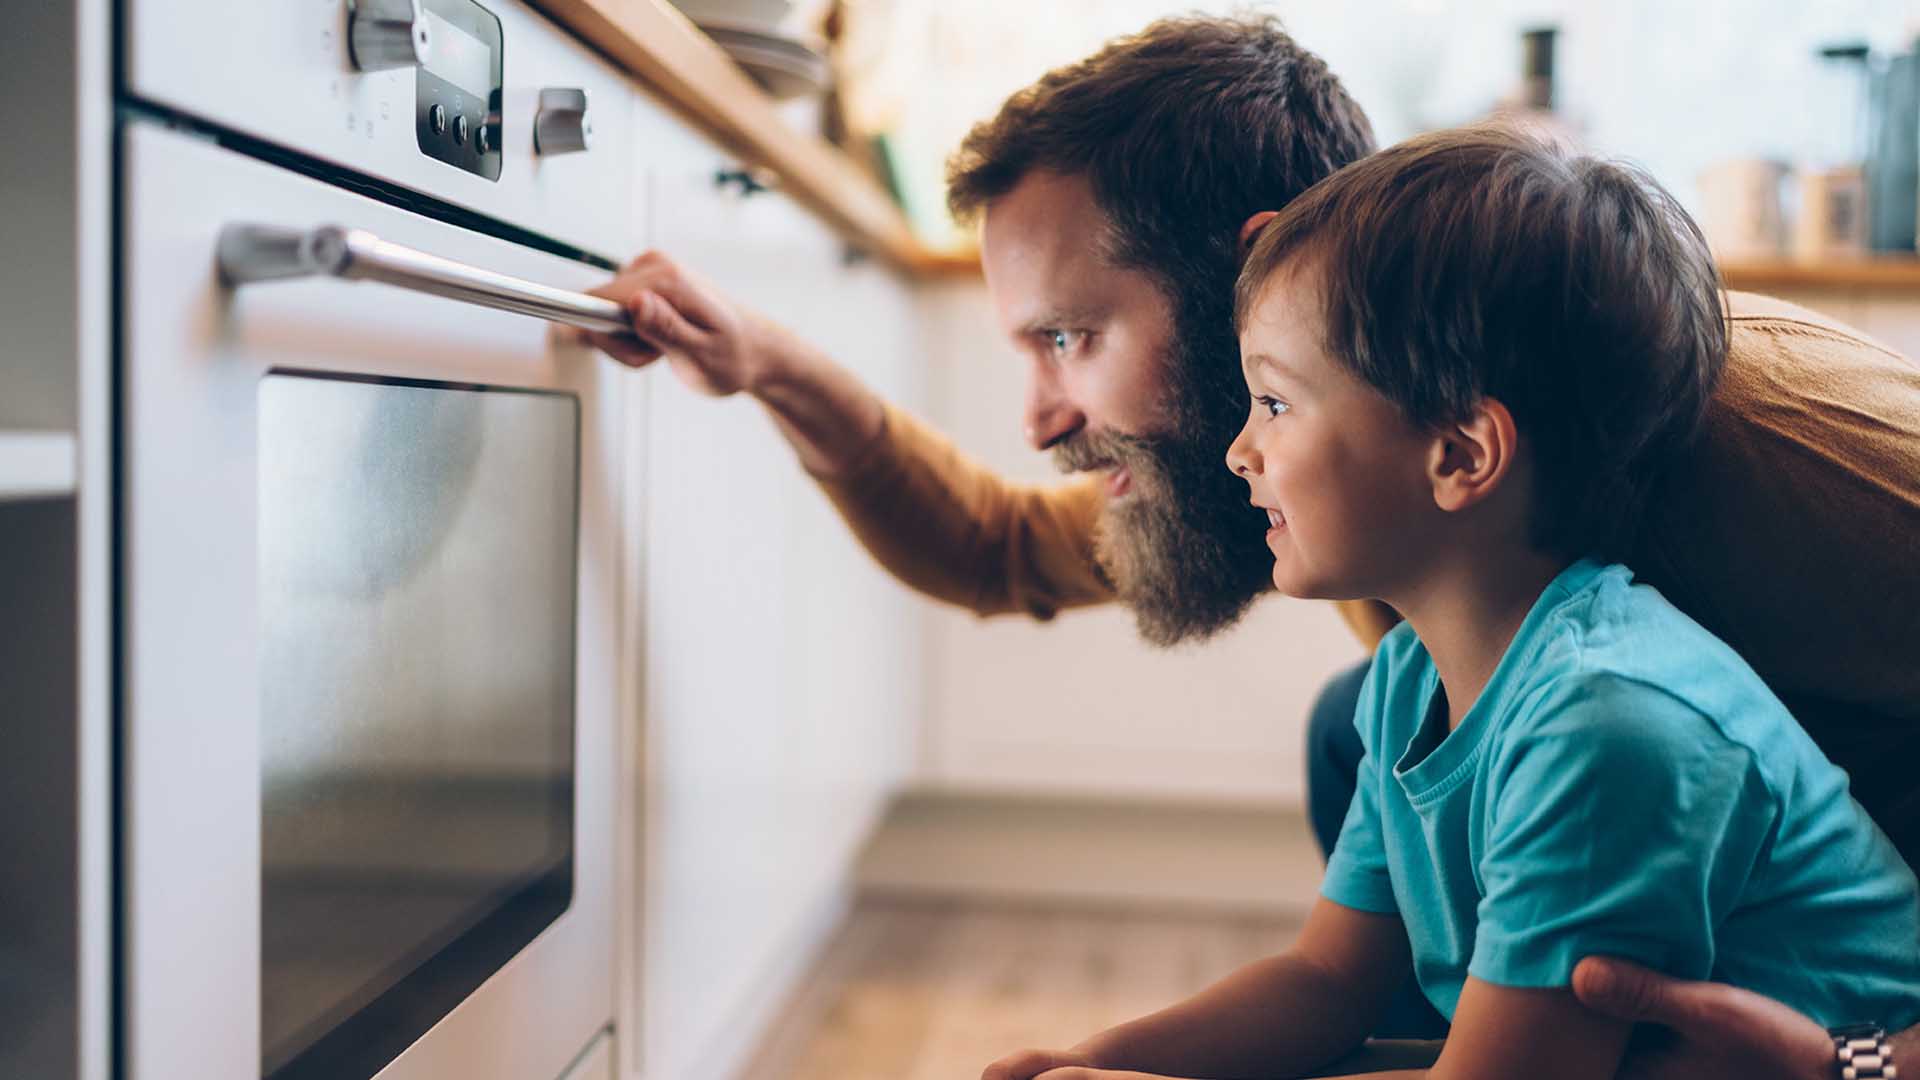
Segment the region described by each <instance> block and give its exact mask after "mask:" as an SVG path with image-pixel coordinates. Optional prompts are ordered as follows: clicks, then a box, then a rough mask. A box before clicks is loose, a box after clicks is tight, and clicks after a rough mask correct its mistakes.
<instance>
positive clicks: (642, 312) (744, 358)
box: [582, 251, 778, 396]
mask: <svg viewBox="0 0 1920 1080" xmlns="http://www.w3.org/2000/svg"><path fill="white" fill-rule="evenodd" d="M591 292H592V294H593V295H595V296H599V297H603V298H605V299H608V300H613V301H616V302H618V303H619V304H620V306H622V307H624V308H626V309H627V318H628V319H629V320H630V321H631V322H632V323H633V333H634V336H635V337H636V338H638V339H639V340H638V341H634V340H633V339H630V338H622V337H616V336H613V335H611V334H595V333H586V334H583V335H582V337H583V338H584V339H585V340H587V341H589V342H592V343H593V344H594V345H595V346H597V347H598V348H600V349H601V350H602V351H603V352H605V353H606V354H607V355H609V356H611V357H613V358H614V359H616V360H618V361H620V362H621V363H623V364H626V365H627V366H629V367H645V366H647V365H648V364H651V363H653V362H654V361H655V360H657V359H659V358H660V357H661V355H662V354H664V355H665V356H666V358H667V363H668V364H669V365H670V366H672V368H673V371H674V374H675V375H678V376H679V377H680V379H681V381H683V382H685V383H686V384H687V385H688V386H690V387H692V388H693V389H695V390H697V391H699V392H700V393H703V394H711V395H715V396H720V395H725V394H732V393H735V392H737V391H740V390H748V391H751V390H753V389H754V388H755V387H756V386H757V385H759V384H760V383H761V382H763V381H764V380H765V379H766V377H767V374H768V372H769V370H770V369H771V368H772V366H773V365H774V363H775V362H776V361H777V359H778V357H777V356H776V355H775V353H776V352H777V350H776V349H775V348H774V347H773V343H772V342H771V341H770V340H769V339H770V338H771V337H772V336H773V335H772V328H771V326H770V325H769V324H766V323H764V322H763V321H762V320H761V319H759V318H758V317H757V316H755V315H753V314H752V313H750V312H747V311H744V310H742V309H740V308H738V307H735V306H734V305H733V304H732V303H730V302H729V301H727V300H726V299H724V298H723V297H721V296H720V294H719V293H718V292H716V291H715V290H714V289H713V288H712V287H711V286H709V285H708V284H707V283H706V282H704V281H701V280H700V279H698V278H696V277H694V276H693V275H692V274H690V273H688V272H687V271H685V270H683V269H681V268H680V267H679V266H678V265H676V264H675V263H674V262H673V260H671V259H669V258H667V257H666V256H665V255H662V254H660V253H659V252H657V251H649V252H647V253H646V254H644V255H642V256H640V257H639V258H637V259H635V260H633V261H632V262H630V263H628V264H627V266H626V269H624V270H622V271H621V272H620V276H618V277H616V278H614V279H613V280H612V281H609V282H607V283H606V284H605V285H602V286H600V287H599V288H597V289H593V290H591Z"/></svg>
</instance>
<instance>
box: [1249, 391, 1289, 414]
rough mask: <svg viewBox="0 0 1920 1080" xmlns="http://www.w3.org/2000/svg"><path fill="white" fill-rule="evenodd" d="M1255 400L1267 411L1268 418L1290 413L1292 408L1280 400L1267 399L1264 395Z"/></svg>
mask: <svg viewBox="0 0 1920 1080" xmlns="http://www.w3.org/2000/svg"><path fill="white" fill-rule="evenodd" d="M1253 400H1254V402H1255V403H1256V404H1258V405H1259V406H1260V407H1261V408H1263V409H1265V410H1267V415H1268V416H1279V415H1280V414H1281V413H1283V412H1288V411H1290V410H1291V408H1292V406H1290V405H1288V404H1287V403H1286V402H1284V401H1281V400H1280V399H1279V398H1276V397H1267V396H1265V395H1263V394H1257V395H1255V396H1254V399H1253Z"/></svg>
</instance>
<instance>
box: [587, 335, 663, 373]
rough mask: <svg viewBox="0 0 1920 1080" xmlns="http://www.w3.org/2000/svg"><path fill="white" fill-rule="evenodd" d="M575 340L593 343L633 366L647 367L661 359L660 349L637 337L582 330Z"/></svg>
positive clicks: (602, 350)
mask: <svg viewBox="0 0 1920 1080" xmlns="http://www.w3.org/2000/svg"><path fill="white" fill-rule="evenodd" d="M574 340H576V341H580V342H584V343H585V344H588V345H591V346H593V347H594V348H596V349H599V350H600V351H601V352H603V353H606V354H607V355H608V356H611V357H613V358H614V359H615V360H618V361H620V362H621V363H622V364H625V365H627V366H628V367H632V368H642V367H646V366H647V365H648V364H651V363H653V362H654V361H655V360H658V359H660V350H659V349H656V348H654V347H653V346H651V345H649V344H647V343H646V342H644V341H640V340H637V339H635V338H630V337H623V336H617V335H614V334H597V333H594V332H593V331H591V330H582V331H579V332H578V334H577V335H575V336H574Z"/></svg>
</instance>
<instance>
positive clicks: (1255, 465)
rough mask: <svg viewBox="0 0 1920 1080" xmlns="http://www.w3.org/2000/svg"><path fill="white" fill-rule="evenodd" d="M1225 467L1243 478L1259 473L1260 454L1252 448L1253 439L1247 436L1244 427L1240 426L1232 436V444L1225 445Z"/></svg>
mask: <svg viewBox="0 0 1920 1080" xmlns="http://www.w3.org/2000/svg"><path fill="white" fill-rule="evenodd" d="M1227 468H1229V469H1231V470H1233V474H1234V475H1235V476H1238V477H1240V478H1241V479H1243V480H1245V479H1248V478H1250V477H1253V476H1257V475H1259V472H1260V454H1259V452H1258V451H1256V450H1255V449H1254V448H1253V440H1252V439H1249V438H1247V429H1246V428H1241V429H1240V434H1238V435H1236V436H1234V437H1233V445H1231V446H1229V447H1227Z"/></svg>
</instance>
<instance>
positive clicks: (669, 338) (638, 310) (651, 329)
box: [627, 291, 710, 352]
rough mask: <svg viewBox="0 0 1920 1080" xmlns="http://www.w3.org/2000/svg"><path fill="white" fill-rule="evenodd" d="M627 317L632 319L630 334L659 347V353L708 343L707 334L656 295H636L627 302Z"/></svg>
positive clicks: (640, 293) (650, 292) (677, 309)
mask: <svg viewBox="0 0 1920 1080" xmlns="http://www.w3.org/2000/svg"><path fill="white" fill-rule="evenodd" d="M627 314H628V316H629V317H630V318H632V320H633V332H634V333H636V334H638V335H639V336H640V337H642V338H644V339H646V340H647V341H649V342H652V343H653V344H655V345H657V346H659V347H660V350H661V351H662V352H675V351H678V352H688V351H692V350H695V349H699V348H700V347H701V346H703V345H705V344H706V343H707V338H708V337H709V336H710V335H709V334H708V332H707V331H706V330H705V329H704V328H702V327H699V326H695V325H694V324H693V323H691V322H688V321H687V318H686V316H684V315H682V314H681V313H680V310H679V308H678V307H676V306H675V305H674V304H672V303H670V302H669V301H668V300H666V299H665V298H663V297H662V296H661V295H660V294H659V293H656V292H652V291H647V292H639V293H635V294H634V295H633V296H632V297H631V298H629V299H628V300H627Z"/></svg>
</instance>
